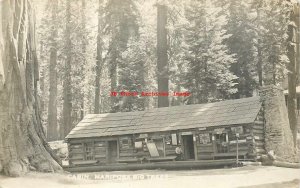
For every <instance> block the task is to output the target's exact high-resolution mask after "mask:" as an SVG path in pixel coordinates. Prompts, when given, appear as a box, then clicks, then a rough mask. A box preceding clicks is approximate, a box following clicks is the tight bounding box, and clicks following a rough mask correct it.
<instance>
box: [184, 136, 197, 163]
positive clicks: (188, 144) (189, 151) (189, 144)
mask: <svg viewBox="0 0 300 188" xmlns="http://www.w3.org/2000/svg"><path fill="white" fill-rule="evenodd" d="M182 144H183V155H184V160H191V159H195V151H194V141H193V135H182Z"/></svg>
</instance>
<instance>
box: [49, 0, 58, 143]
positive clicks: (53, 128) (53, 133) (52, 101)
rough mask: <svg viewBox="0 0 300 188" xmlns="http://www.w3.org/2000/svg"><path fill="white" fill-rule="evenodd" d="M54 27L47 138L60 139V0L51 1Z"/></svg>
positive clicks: (52, 29)
mask: <svg viewBox="0 0 300 188" xmlns="http://www.w3.org/2000/svg"><path fill="white" fill-rule="evenodd" d="M51 6H52V7H51V8H52V20H51V21H52V28H51V46H50V65H49V104H48V128H47V139H48V141H53V140H57V139H58V131H57V71H56V65H57V41H56V40H57V24H56V23H57V6H58V1H57V0H52V1H51Z"/></svg>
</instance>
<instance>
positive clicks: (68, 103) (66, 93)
mask: <svg viewBox="0 0 300 188" xmlns="http://www.w3.org/2000/svg"><path fill="white" fill-rule="evenodd" d="M70 1H71V0H67V4H66V31H65V40H66V41H65V49H66V61H65V70H64V83H63V86H64V89H63V97H64V102H63V129H62V130H61V131H63V133H62V135H63V136H62V138H64V137H66V136H67V135H68V134H69V132H70V131H71V129H72V116H71V111H72V93H71V55H72V54H71V47H72V43H71V10H70V9H71V2H70Z"/></svg>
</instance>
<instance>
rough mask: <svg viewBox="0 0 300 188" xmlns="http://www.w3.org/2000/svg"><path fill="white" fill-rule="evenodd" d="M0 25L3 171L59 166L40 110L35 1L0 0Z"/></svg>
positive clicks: (0, 161)
mask: <svg viewBox="0 0 300 188" xmlns="http://www.w3.org/2000/svg"><path fill="white" fill-rule="evenodd" d="M0 28H1V29H0V122H1V124H0V171H1V172H4V173H5V174H7V175H11V176H18V175H20V174H22V173H24V172H26V171H28V170H29V169H33V168H35V169H37V170H40V171H55V170H59V169H61V167H60V166H59V165H58V163H57V162H56V161H55V160H54V159H53V156H54V155H53V154H52V152H51V149H50V147H49V145H48V144H47V142H46V141H45V140H46V138H45V134H44V132H43V129H42V126H41V119H40V114H39V104H38V96H37V88H38V85H37V83H38V62H37V56H36V46H35V42H36V41H35V27H34V10H33V8H32V4H31V1H30V0H17V1H8V0H4V1H0Z"/></svg>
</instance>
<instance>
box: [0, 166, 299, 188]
mask: <svg viewBox="0 0 300 188" xmlns="http://www.w3.org/2000/svg"><path fill="white" fill-rule="evenodd" d="M299 180H300V169H289V168H278V167H242V168H237V169H213V170H184V171H164V170H151V171H147V170H142V171H129V172H124V171H123V172H97V173H81V174H67V173H65V174H42V173H30V174H28V175H26V176H25V177H20V178H7V177H3V176H0V187H1V188H19V187H22V188H52V187H54V188H99V187H102V188H103V187H104V188H120V187H122V188H126V187H128V188H141V187H151V188H153V187H155V188H160V187H161V188H168V187H180V188H192V186H193V187H195V185H196V186H197V187H203V188H254V187H257V188H285V187H286V188H299V187H300V186H299Z"/></svg>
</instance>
